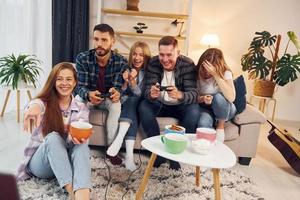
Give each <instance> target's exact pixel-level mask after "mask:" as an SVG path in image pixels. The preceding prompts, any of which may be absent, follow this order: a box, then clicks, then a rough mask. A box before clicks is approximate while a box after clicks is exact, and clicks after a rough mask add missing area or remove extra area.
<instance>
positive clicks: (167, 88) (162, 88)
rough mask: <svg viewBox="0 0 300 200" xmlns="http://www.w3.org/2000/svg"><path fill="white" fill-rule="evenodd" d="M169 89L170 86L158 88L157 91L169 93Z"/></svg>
mask: <svg viewBox="0 0 300 200" xmlns="http://www.w3.org/2000/svg"><path fill="white" fill-rule="evenodd" d="M170 87H172V86H160V87H159V90H160V91H167V92H170V91H172V89H171V88H170Z"/></svg>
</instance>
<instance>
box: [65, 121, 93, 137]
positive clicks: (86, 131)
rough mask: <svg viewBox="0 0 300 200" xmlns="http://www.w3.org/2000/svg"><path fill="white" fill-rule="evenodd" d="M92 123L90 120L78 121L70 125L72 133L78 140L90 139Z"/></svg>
mask: <svg viewBox="0 0 300 200" xmlns="http://www.w3.org/2000/svg"><path fill="white" fill-rule="evenodd" d="M92 127H93V126H92V125H91V124H90V123H88V122H82V121H76V122H72V123H71V126H70V134H71V136H72V137H73V138H76V139H77V140H79V141H80V140H81V139H88V138H89V137H90V135H91V134H92Z"/></svg>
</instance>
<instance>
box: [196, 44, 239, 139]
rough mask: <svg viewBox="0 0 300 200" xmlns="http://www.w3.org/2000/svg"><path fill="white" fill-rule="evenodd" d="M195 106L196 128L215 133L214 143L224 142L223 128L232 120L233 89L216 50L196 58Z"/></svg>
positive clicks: (228, 73) (230, 79)
mask: <svg viewBox="0 0 300 200" xmlns="http://www.w3.org/2000/svg"><path fill="white" fill-rule="evenodd" d="M197 70H198V91H199V95H198V103H199V105H200V110H201V114H200V118H199V121H198V127H213V126H216V129H217V140H219V141H221V142H224V139H225V133H224V124H225V122H226V121H227V120H230V119H232V118H233V117H234V115H235V113H236V108H235V106H234V104H233V101H234V99H235V88H234V84H233V76H232V72H231V70H230V69H229V67H228V66H227V64H226V62H225V60H224V56H223V53H222V51H221V50H220V49H217V48H210V49H207V50H206V51H205V52H204V53H203V54H202V55H201V56H200V58H199V61H198V64H197Z"/></svg>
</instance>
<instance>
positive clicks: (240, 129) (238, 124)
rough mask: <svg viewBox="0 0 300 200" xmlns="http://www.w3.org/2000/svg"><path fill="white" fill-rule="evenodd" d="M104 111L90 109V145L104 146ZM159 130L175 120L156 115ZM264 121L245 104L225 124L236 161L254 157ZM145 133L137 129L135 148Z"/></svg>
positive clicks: (251, 107)
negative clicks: (240, 110)
mask: <svg viewBox="0 0 300 200" xmlns="http://www.w3.org/2000/svg"><path fill="white" fill-rule="evenodd" d="M106 114H107V112H106V111H101V110H93V109H92V110H91V112H90V123H91V124H93V134H92V136H91V138H90V141H89V142H90V145H96V146H106V145H107V144H106V134H105V133H106V131H105V121H106ZM158 122H159V127H160V129H161V131H163V128H164V126H165V125H168V124H176V123H177V120H176V119H174V118H168V117H158ZM265 122H266V117H265V115H264V114H263V113H261V112H260V111H259V110H258V109H256V108H255V107H253V106H252V105H250V104H247V106H246V109H245V110H244V111H243V112H242V113H240V114H238V115H236V116H235V117H234V119H233V120H231V121H228V122H226V124H225V144H226V145H227V146H229V147H230V148H231V149H232V150H233V151H234V153H235V154H236V156H237V158H238V162H239V163H240V164H243V165H249V164H250V161H251V158H253V157H255V154H256V148H257V142H258V137H259V133H260V127H261V124H262V123H265ZM143 138H145V135H144V134H143V132H142V131H141V128H140V129H139V131H138V135H137V139H136V142H135V148H137V149H139V148H140V145H141V140H142V139H143Z"/></svg>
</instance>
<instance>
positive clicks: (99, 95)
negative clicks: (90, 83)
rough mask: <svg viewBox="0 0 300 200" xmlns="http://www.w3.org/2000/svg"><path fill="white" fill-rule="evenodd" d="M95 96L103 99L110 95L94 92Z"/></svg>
mask: <svg viewBox="0 0 300 200" xmlns="http://www.w3.org/2000/svg"><path fill="white" fill-rule="evenodd" d="M96 96H97V97H100V98H102V99H105V98H109V97H110V96H111V93H102V94H96Z"/></svg>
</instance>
